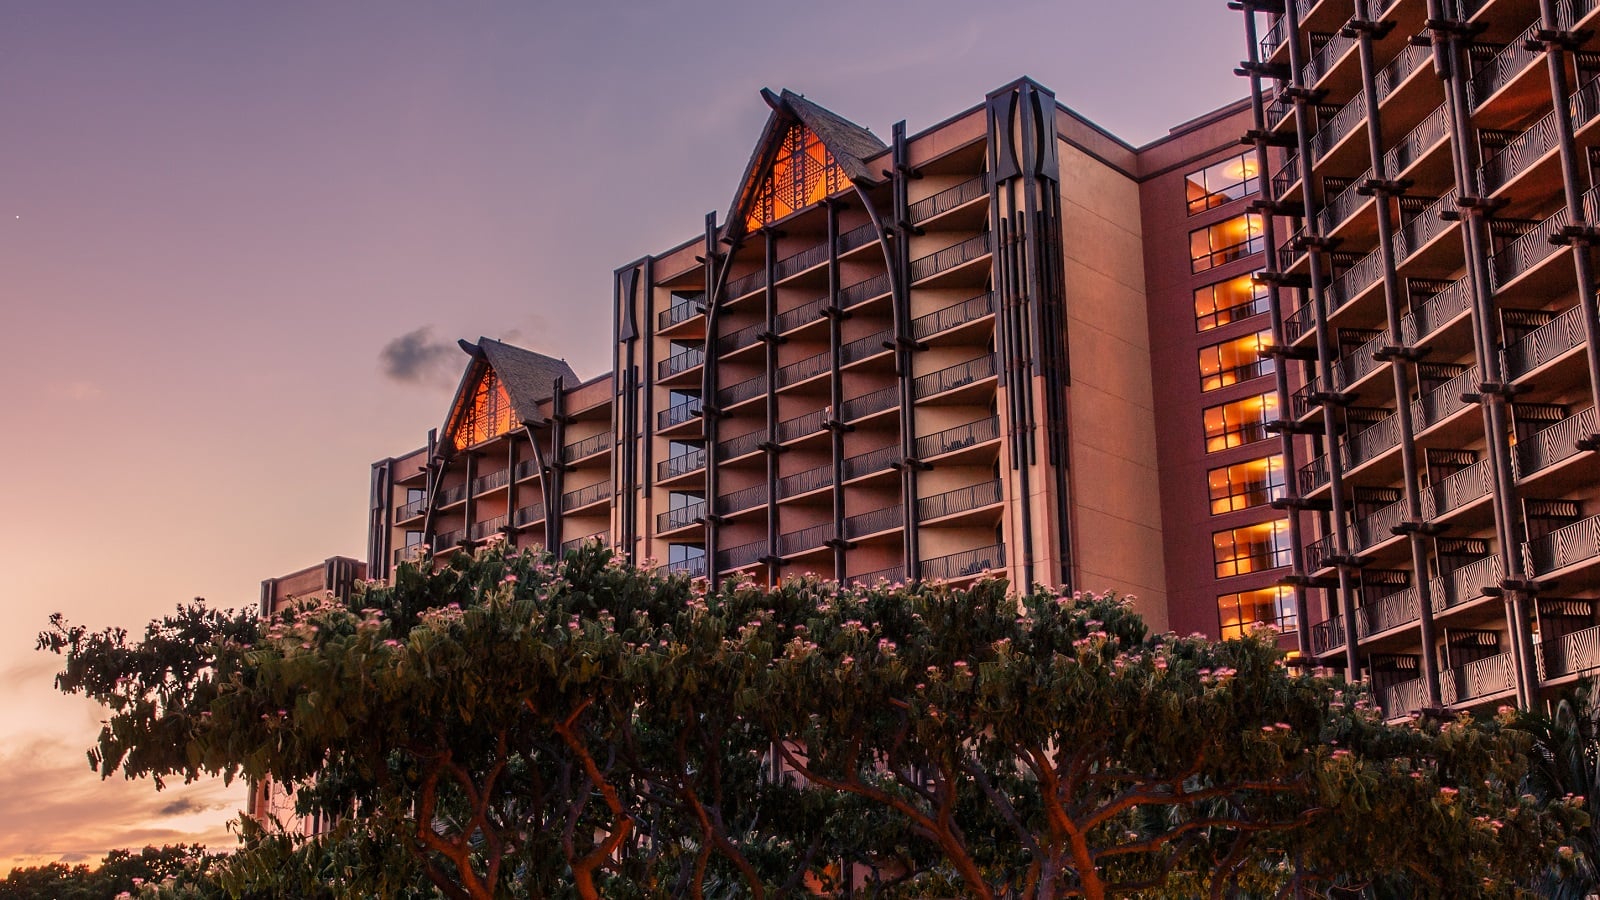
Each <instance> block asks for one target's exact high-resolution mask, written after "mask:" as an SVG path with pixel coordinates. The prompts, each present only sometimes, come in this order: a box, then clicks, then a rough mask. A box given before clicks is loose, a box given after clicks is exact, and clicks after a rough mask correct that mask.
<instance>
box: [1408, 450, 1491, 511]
mask: <svg viewBox="0 0 1600 900" xmlns="http://www.w3.org/2000/svg"><path fill="white" fill-rule="evenodd" d="M1492 490H1494V474H1493V473H1492V471H1491V470H1490V468H1489V461H1488V460H1487V459H1480V460H1478V461H1477V462H1475V463H1473V464H1472V465H1470V466H1467V467H1466V468H1464V469H1461V470H1460V471H1457V472H1451V473H1450V474H1449V475H1448V476H1446V477H1444V478H1441V479H1439V480H1438V481H1436V482H1434V483H1433V484H1431V485H1429V486H1428V487H1427V489H1426V490H1424V491H1423V492H1422V498H1421V499H1422V516H1423V518H1425V519H1433V518H1437V517H1439V516H1442V515H1445V514H1447V513H1451V512H1454V511H1455V510H1458V509H1460V508H1461V507H1463V506H1466V505H1467V504H1468V503H1471V502H1473V501H1475V500H1478V499H1481V498H1483V497H1487V496H1489V492H1490V491H1492Z"/></svg>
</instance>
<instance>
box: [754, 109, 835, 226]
mask: <svg viewBox="0 0 1600 900" xmlns="http://www.w3.org/2000/svg"><path fill="white" fill-rule="evenodd" d="M849 186H850V179H849V178H846V177H845V174H844V170H843V169H840V168H839V164H838V163H836V162H834V160H833V154H832V153H829V152H828V148H826V147H824V146H822V141H821V140H819V139H818V138H817V136H816V135H815V134H813V133H812V132H811V131H810V130H809V129H807V128H806V127H805V126H804V125H801V124H799V123H798V122H797V123H795V124H794V125H791V126H790V127H789V130H788V131H787V132H786V133H785V134H784V136H783V143H782V144H781V145H780V146H779V147H778V153H777V156H775V157H774V158H773V160H772V168H771V169H769V170H768V172H767V177H766V179H765V180H763V181H762V182H761V186H760V187H759V188H757V190H756V195H755V199H754V202H752V203H751V205H750V215H749V218H748V219H747V220H746V222H745V226H746V227H747V228H748V229H749V230H751V231H755V230H756V229H758V228H760V227H761V226H763V225H766V224H768V223H771V222H776V221H778V220H779V219H781V218H783V217H784V216H787V215H789V214H790V213H793V212H795V211H797V210H801V209H804V208H806V207H807V206H810V205H811V204H813V203H816V202H817V201H819V200H822V199H823V198H825V197H828V196H830V195H832V194H836V193H838V192H839V191H842V190H844V189H845V188H847V187H849Z"/></svg>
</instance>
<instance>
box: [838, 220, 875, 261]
mask: <svg viewBox="0 0 1600 900" xmlns="http://www.w3.org/2000/svg"><path fill="white" fill-rule="evenodd" d="M877 239H878V229H877V228H876V227H875V226H874V225H873V224H872V223H871V222H865V223H863V224H860V225H857V226H856V227H854V228H852V229H850V230H849V231H846V232H845V233H843V234H841V235H839V252H840V253H848V252H850V251H851V250H854V249H856V248H857V247H865V246H866V245H868V244H870V243H872V242H874V241H876V240H877Z"/></svg>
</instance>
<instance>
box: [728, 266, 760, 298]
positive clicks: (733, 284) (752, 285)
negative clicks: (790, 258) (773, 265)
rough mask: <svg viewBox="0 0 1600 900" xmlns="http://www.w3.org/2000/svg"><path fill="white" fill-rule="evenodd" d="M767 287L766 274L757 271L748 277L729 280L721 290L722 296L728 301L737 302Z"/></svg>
mask: <svg viewBox="0 0 1600 900" xmlns="http://www.w3.org/2000/svg"><path fill="white" fill-rule="evenodd" d="M766 286H767V272H766V270H765V269H757V270H755V271H754V272H751V273H750V274H748V275H743V276H740V277H738V278H734V279H731V280H729V282H728V283H727V285H726V286H725V287H724V288H723V290H722V296H723V297H724V298H726V299H728V300H737V299H739V298H740V297H743V296H745V295H747V294H753V293H755V292H756V291H759V290H761V289H762V288H764V287H766Z"/></svg>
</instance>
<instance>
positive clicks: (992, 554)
mask: <svg viewBox="0 0 1600 900" xmlns="http://www.w3.org/2000/svg"><path fill="white" fill-rule="evenodd" d="M1005 566H1006V548H1005V545H1004V544H990V545H989V546H987V547H978V548H976V549H973V550H963V551H961V552H960V553H951V554H949V555H948V556H936V557H934V558H933V559H926V560H923V561H922V566H921V569H922V577H923V578H942V579H945V580H949V579H952V578H966V577H968V576H971V575H981V574H983V573H984V572H989V571H1003V570H1004V569H1005Z"/></svg>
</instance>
